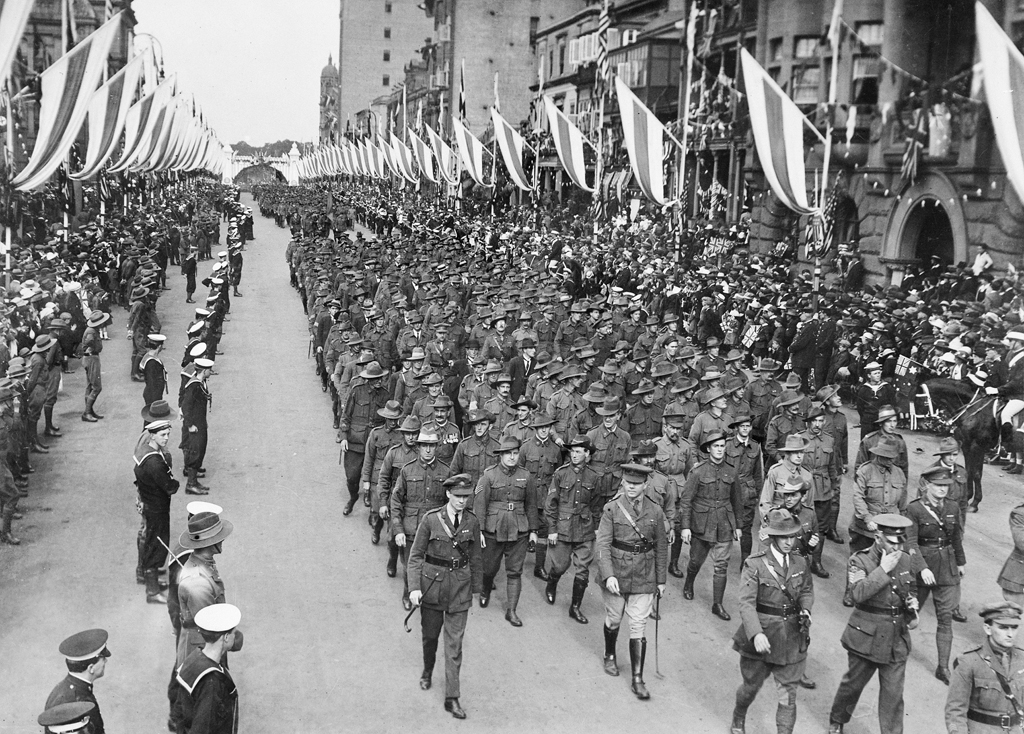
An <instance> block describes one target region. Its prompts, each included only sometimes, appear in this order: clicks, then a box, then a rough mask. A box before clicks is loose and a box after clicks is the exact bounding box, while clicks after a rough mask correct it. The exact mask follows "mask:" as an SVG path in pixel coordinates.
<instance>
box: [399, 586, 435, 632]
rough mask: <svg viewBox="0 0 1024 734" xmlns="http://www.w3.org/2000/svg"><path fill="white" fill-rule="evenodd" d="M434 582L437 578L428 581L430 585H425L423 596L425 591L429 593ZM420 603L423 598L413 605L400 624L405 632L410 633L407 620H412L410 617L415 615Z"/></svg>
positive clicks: (425, 593)
mask: <svg viewBox="0 0 1024 734" xmlns="http://www.w3.org/2000/svg"><path fill="white" fill-rule="evenodd" d="M435 581H437V576H435V577H434V578H433V579H431V580H430V583H429V584H428V585H427V589H426V591H424V592H423V596H426V595H427V591H430V587H431V586H433V585H434V582H435ZM422 602H423V598H422V597H421V598H420V604H413V607H412V609H410V610H409V613H408V614H406V615H405V620H404V621H403V622H402V625H403V626H404V627H405V631H406V632H412V627H410V626H409V620H410V619H412V615H414V614H416V610H418V609H419V608H420V606H421V605H422Z"/></svg>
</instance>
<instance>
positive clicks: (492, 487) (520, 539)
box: [473, 438, 539, 627]
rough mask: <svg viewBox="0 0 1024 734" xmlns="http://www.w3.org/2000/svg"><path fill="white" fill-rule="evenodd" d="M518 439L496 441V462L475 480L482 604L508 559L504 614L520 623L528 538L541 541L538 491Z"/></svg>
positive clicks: (508, 618) (520, 625)
mask: <svg viewBox="0 0 1024 734" xmlns="http://www.w3.org/2000/svg"><path fill="white" fill-rule="evenodd" d="M519 448H520V445H519V441H517V440H516V439H514V438H506V439H505V440H504V441H502V442H501V444H500V445H499V446H498V463H497V464H496V465H494V466H492V467H489V468H488V469H486V470H484V473H483V475H481V477H480V480H479V481H478V482H477V484H476V497H475V498H474V500H473V511H474V514H476V515H477V516H478V517H482V518H484V520H483V524H482V525H483V544H482V547H483V564H484V571H483V573H484V590H483V593H482V594H481V595H480V606H481V607H486V606H487V605H488V603H489V602H490V600H491V587H492V586H493V584H494V577H495V576H497V574H498V569H499V567H500V566H501V561H502V558H504V559H505V577H506V581H507V601H506V604H507V606H506V609H505V619H506V620H507V621H508V623H509V624H511V625H512V626H513V627H522V626H523V622H522V620H521V619H519V615H517V614H516V607H517V606H518V605H519V595H520V593H521V592H522V588H523V580H522V575H523V564H524V563H525V561H526V547H527V543H534V544H536V542H537V526H538V524H539V521H538V518H537V504H536V498H537V493H536V491H535V490H534V486H533V477H532V476H531V475H530V472H528V471H527V470H526V469H524V468H523V467H521V466H519Z"/></svg>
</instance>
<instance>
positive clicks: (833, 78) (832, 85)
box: [811, 0, 843, 311]
mask: <svg viewBox="0 0 1024 734" xmlns="http://www.w3.org/2000/svg"><path fill="white" fill-rule="evenodd" d="M842 12H843V0H834V5H833V7H832V23H831V24H830V28H829V40H830V41H831V45H832V68H831V70H830V71H831V73H830V74H829V81H828V106H827V108H826V109H825V154H824V161H823V163H822V170H821V191H820V193H819V194H818V208H819V211H818V213H817V214H814V215H812V216H816V217H821V216H822V213H821V211H820V208H821V206H822V204H823V202H824V201H825V192H826V191H827V190H828V169H829V166H830V165H831V163H832V120H833V117H834V115H835V107H836V94H837V91H836V86H837V83H838V79H839V34H840V33H841V29H840V27H839V21H840V20H841V15H842ZM822 224H824V223H822ZM819 232H820V234H821V237H820V239H819V241H818V243H817V246H816V247H815V248H814V280H813V282H812V296H811V304H812V306H813V308H814V310H815V311H817V310H818V296H819V292H820V291H821V256H822V254H823V253H822V252H821V249H822V247H824V244H825V242H824V234H825V228H824V226H819V227H815V233H816V234H817V233H819Z"/></svg>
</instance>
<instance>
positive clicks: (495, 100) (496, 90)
mask: <svg viewBox="0 0 1024 734" xmlns="http://www.w3.org/2000/svg"><path fill="white" fill-rule="evenodd" d="M494 109H496V110H497V111H498V112H501V102H500V101H499V99H498V72H494Z"/></svg>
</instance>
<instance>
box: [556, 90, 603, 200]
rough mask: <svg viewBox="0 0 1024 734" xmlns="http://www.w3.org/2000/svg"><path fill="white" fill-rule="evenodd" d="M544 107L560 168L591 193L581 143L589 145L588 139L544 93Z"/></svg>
mask: <svg viewBox="0 0 1024 734" xmlns="http://www.w3.org/2000/svg"><path fill="white" fill-rule="evenodd" d="M544 107H545V109H546V110H547V113H548V115H547V116H548V126H549V127H550V128H551V136H552V137H553V138H554V139H555V152H557V153H558V160H560V161H561V162H562V168H564V169H565V172H566V173H567V174H569V178H570V179H572V182H573V183H574V184H576V185H577V186H579V187H580V188H581V189H583V190H584V191H588V192H590V193H593V191H594V187H593V186H587V166H586V163H585V162H584V159H583V143H587V145H591V143H590V141H588V140H587V139H586V138H585V137H584V136H583V133H582V132H580V129H579V128H578V127H576V126H575V125H573V124H572V122H570V121H569V118H568V117H566V116H565V115H563V114H562V113H561V111H560V110H559V109H558V108H557V107H555V103H554V101H553V100H552V99H551V97H548V96H546V95H545V97H544ZM591 147H593V145H591Z"/></svg>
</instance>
